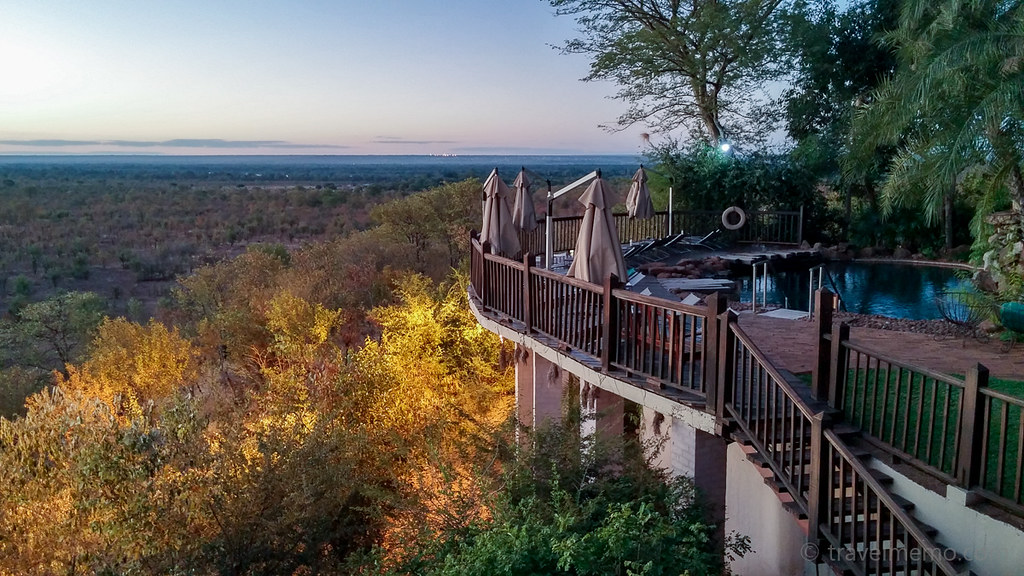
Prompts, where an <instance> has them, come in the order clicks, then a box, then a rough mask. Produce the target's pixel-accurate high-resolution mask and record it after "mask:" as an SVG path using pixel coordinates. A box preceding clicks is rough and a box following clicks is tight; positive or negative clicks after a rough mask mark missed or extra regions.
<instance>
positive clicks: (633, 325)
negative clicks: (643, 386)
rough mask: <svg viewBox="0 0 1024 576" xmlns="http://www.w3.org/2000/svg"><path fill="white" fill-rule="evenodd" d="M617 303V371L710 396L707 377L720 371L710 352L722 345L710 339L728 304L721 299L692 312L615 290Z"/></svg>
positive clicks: (614, 303)
mask: <svg viewBox="0 0 1024 576" xmlns="http://www.w3.org/2000/svg"><path fill="white" fill-rule="evenodd" d="M611 302H612V308H611V312H612V316H613V317H614V318H616V319H617V322H618V324H617V327H616V333H617V334H618V336H619V337H618V338H617V339H615V346H614V347H613V349H612V350H610V360H609V361H610V364H611V365H612V366H614V367H616V368H619V369H622V370H624V371H625V372H626V373H631V374H639V375H643V376H645V377H647V378H653V379H655V380H657V381H658V382H659V383H660V384H661V385H662V386H663V387H673V388H679V389H686V390H692V391H695V392H699V393H705V392H706V390H705V382H706V380H707V378H706V376H707V375H708V373H709V371H714V370H715V368H716V367H715V361H714V357H713V355H712V354H710V352H711V351H714V350H715V348H716V346H717V342H716V341H715V340H714V339H709V338H708V336H709V334H710V332H709V330H710V326H711V325H712V324H714V323H715V320H714V318H715V317H716V316H717V313H718V312H719V311H720V310H719V307H720V306H724V304H725V302H724V300H723V301H721V302H720V301H719V299H718V297H717V295H715V296H713V297H709V300H708V302H707V304H706V305H705V306H687V305H685V304H682V303H681V302H668V301H666V300H662V299H660V298H652V297H649V296H644V295H641V294H637V293H635V292H629V291H626V290H614V291H613V292H612V300H611ZM709 319H710V320H709ZM709 342H710V344H709Z"/></svg>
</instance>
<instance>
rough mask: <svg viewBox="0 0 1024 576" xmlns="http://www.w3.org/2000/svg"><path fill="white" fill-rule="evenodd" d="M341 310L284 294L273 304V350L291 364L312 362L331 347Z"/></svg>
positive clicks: (270, 325)
mask: <svg viewBox="0 0 1024 576" xmlns="http://www.w3.org/2000/svg"><path fill="white" fill-rule="evenodd" d="M340 317H341V311H340V310H328V309H327V308H325V307H324V306H322V305H320V304H310V303H309V302H307V301H305V300H303V299H302V298H298V297H296V296H292V295H291V294H289V293H280V294H278V295H276V296H274V298H273V299H272V300H271V301H270V305H269V307H268V310H267V328H268V329H269V330H270V333H271V336H272V338H273V343H272V344H271V349H272V350H273V352H274V353H275V354H276V356H277V357H278V358H279V359H281V360H283V361H287V362H289V363H293V364H294V363H309V362H312V361H313V360H314V359H315V358H316V357H317V356H318V355H320V354H322V353H324V352H325V351H327V349H328V348H330V346H329V343H328V338H329V337H330V335H331V331H332V330H334V328H335V327H336V326H337V325H338V319H339V318H340Z"/></svg>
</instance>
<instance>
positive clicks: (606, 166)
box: [0, 155, 641, 191]
mask: <svg viewBox="0 0 1024 576" xmlns="http://www.w3.org/2000/svg"><path fill="white" fill-rule="evenodd" d="M640 162H641V159H640V157H639V156H625V155H615V156H612V155H598V156H0V180H2V181H3V182H4V183H5V184H7V186H13V185H15V184H18V183H23V182H25V181H40V180H57V181H61V180H66V181H75V180H86V179H88V180H97V179H99V180H106V181H119V180H156V181H165V182H216V183H246V184H252V183H257V182H259V183H275V184H289V183H290V184H320V185H324V186H329V185H334V186H365V185H373V184H376V185H382V186H387V187H388V188H390V189H393V190H411V191H419V190H425V189H427V188H429V187H431V186H436V185H438V184H441V183H442V182H456V181H460V180H465V179H468V178H478V179H480V180H483V179H484V178H486V176H487V174H488V173H489V172H490V170H491V169H492V168H498V170H499V172H500V173H501V174H502V175H503V176H504V177H505V178H506V179H507V180H508V181H509V182H510V183H511V181H512V179H514V178H515V175H516V173H517V172H518V171H519V169H520V168H521V167H523V166H525V167H526V168H528V169H529V170H530V171H531V174H532V175H533V177H534V179H535V180H536V179H538V178H539V179H541V180H551V182H552V185H553V186H559V185H562V184H565V183H568V182H571V181H573V180H576V179H577V178H579V177H580V176H583V175H584V174H586V173H588V172H590V171H592V170H596V169H601V170H602V171H603V173H604V174H605V176H606V177H608V178H618V177H629V176H631V175H632V174H633V172H634V171H635V170H636V168H637V167H638V165H639V163H640ZM535 185H537V186H540V185H543V182H535Z"/></svg>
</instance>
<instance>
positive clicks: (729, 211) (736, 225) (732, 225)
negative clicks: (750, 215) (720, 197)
mask: <svg viewBox="0 0 1024 576" xmlns="http://www.w3.org/2000/svg"><path fill="white" fill-rule="evenodd" d="M733 214H736V215H738V216H739V217H740V218H739V220H737V221H736V222H729V217H730V216H732V215H733ZM746 223H747V213H746V212H744V211H743V209H742V208H740V207H739V206H730V207H728V208H726V209H725V212H722V226H724V227H725V229H726V230H739V229H740V228H743V225H744V224H746Z"/></svg>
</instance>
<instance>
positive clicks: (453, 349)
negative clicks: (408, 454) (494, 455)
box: [358, 275, 510, 434]
mask: <svg viewBox="0 0 1024 576" xmlns="http://www.w3.org/2000/svg"><path fill="white" fill-rule="evenodd" d="M464 289H465V288H464V285H462V284H460V283H458V282H456V283H454V284H452V285H450V286H447V287H442V288H440V289H437V288H435V287H434V286H433V284H432V283H431V282H430V280H429V279H426V278H424V277H422V276H418V275H410V276H408V277H406V278H405V279H403V280H402V281H401V282H400V283H399V286H398V289H397V290H396V293H397V296H398V300H399V302H398V303H397V304H395V305H392V306H387V307H383V308H378V309H375V310H374V312H373V318H374V319H375V320H376V321H377V322H378V324H379V325H380V327H381V336H380V340H379V341H372V340H371V341H368V342H367V344H366V345H365V346H364V347H363V349H362V350H361V351H360V352H359V355H358V360H359V366H360V369H361V374H362V375H363V376H364V377H368V378H369V379H370V380H372V381H373V386H374V388H373V392H374V393H375V395H376V397H377V399H376V401H375V402H374V403H373V406H374V410H375V413H374V416H375V420H376V421H377V422H379V423H381V424H383V425H385V426H388V427H394V428H395V429H396V430H399V431H401V433H402V434H418V433H421V432H422V431H423V430H424V429H425V428H426V427H430V426H437V427H443V426H446V425H449V424H451V422H452V421H453V420H455V419H462V418H463V417H464V416H466V415H471V417H472V418H477V419H479V418H487V419H491V420H502V419H503V418H504V416H506V415H507V414H508V412H507V410H508V407H509V405H508V402H507V394H505V395H503V394H504V393H507V392H508V390H509V385H510V380H509V377H508V376H509V375H508V374H507V373H506V372H505V371H503V370H501V369H499V367H498V366H496V365H495V359H496V358H497V357H498V350H499V347H500V342H499V340H498V339H497V338H496V337H495V336H494V335H492V334H490V333H488V332H486V331H484V330H482V329H481V328H480V327H479V326H478V325H477V324H476V322H475V320H474V319H473V317H472V315H471V314H470V312H469V311H468V309H467V307H466V305H465V292H464Z"/></svg>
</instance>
